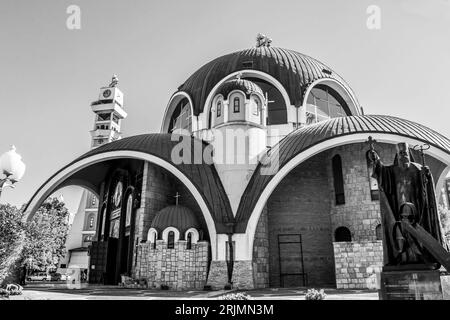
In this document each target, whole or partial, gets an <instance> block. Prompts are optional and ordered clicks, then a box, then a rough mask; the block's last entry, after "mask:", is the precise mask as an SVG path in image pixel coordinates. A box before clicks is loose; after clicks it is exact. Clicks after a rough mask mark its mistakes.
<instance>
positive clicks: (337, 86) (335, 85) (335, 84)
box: [302, 78, 361, 116]
mask: <svg viewBox="0 0 450 320" xmlns="http://www.w3.org/2000/svg"><path fill="white" fill-rule="evenodd" d="M318 84H325V85H328V86H329V87H330V88H332V89H334V90H336V91H337V92H338V93H339V94H340V95H341V97H342V98H343V99H344V100H345V101H346V102H347V104H348V102H349V101H347V99H345V96H343V94H342V93H345V95H346V96H347V97H348V98H349V99H350V102H351V103H352V105H353V109H354V110H353V111H356V114H352V115H353V116H356V115H358V116H359V115H361V108H360V105H359V102H358V99H357V98H356V96H355V94H354V93H353V92H352V91H350V90H348V89H347V88H346V87H345V85H344V84H343V83H342V82H340V81H338V80H336V79H333V78H322V79H317V80H316V81H314V82H312V83H311V84H310V85H309V86H308V88H307V89H306V91H305V94H304V95H303V103H302V109H303V110H306V103H307V100H308V96H309V93H310V92H311V90H312V89H313V88H314V87H315V86H316V85H318ZM349 108H350V110H352V109H351V106H349Z"/></svg>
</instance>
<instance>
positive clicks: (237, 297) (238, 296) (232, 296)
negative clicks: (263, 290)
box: [217, 292, 252, 300]
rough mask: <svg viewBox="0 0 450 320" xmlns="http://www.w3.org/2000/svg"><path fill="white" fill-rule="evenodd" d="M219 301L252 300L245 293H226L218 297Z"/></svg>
mask: <svg viewBox="0 0 450 320" xmlns="http://www.w3.org/2000/svg"><path fill="white" fill-rule="evenodd" d="M217 299H219V300H252V297H251V296H250V295H248V294H246V293H245V292H237V293H228V294H224V295H221V296H219V297H218V298H217Z"/></svg>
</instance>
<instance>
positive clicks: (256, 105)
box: [253, 99, 259, 116]
mask: <svg viewBox="0 0 450 320" xmlns="http://www.w3.org/2000/svg"><path fill="white" fill-rule="evenodd" d="M253 115H255V116H257V115H259V100H258V99H255V107H254V109H253Z"/></svg>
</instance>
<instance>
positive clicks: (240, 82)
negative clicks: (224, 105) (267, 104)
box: [217, 79, 264, 99]
mask: <svg viewBox="0 0 450 320" xmlns="http://www.w3.org/2000/svg"><path fill="white" fill-rule="evenodd" d="M233 90H241V91H242V92H244V93H245V94H246V96H247V97H248V96H250V94H252V93H259V94H261V95H263V96H264V93H263V91H262V89H261V88H260V87H259V86H258V85H257V84H256V83H254V82H252V81H249V80H245V79H233V80H228V81H226V82H224V83H223V84H222V85H221V86H220V87H219V88H218V89H217V93H218V94H219V93H220V94H222V95H223V97H224V98H225V99H226V98H227V97H228V95H229V94H230V92H231V91H233Z"/></svg>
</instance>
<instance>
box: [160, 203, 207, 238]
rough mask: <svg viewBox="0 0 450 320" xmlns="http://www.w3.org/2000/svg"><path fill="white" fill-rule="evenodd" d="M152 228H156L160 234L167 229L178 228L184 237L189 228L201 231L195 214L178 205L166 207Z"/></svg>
mask: <svg viewBox="0 0 450 320" xmlns="http://www.w3.org/2000/svg"><path fill="white" fill-rule="evenodd" d="M151 227H152V228H155V229H156V230H158V231H159V232H161V231H163V230H164V229H165V228H167V227H174V228H177V229H178V231H180V233H181V234H182V235H184V232H186V230H188V229H189V228H195V229H197V230H199V229H200V224H199V223H198V221H197V218H196V217H195V214H194V213H193V212H192V211H191V210H190V209H189V208H186V207H184V206H180V205H176V206H169V207H165V208H164V209H162V210H161V211H159V212H158V213H157V214H156V215H155V218H154V219H153V221H152V224H151Z"/></svg>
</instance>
